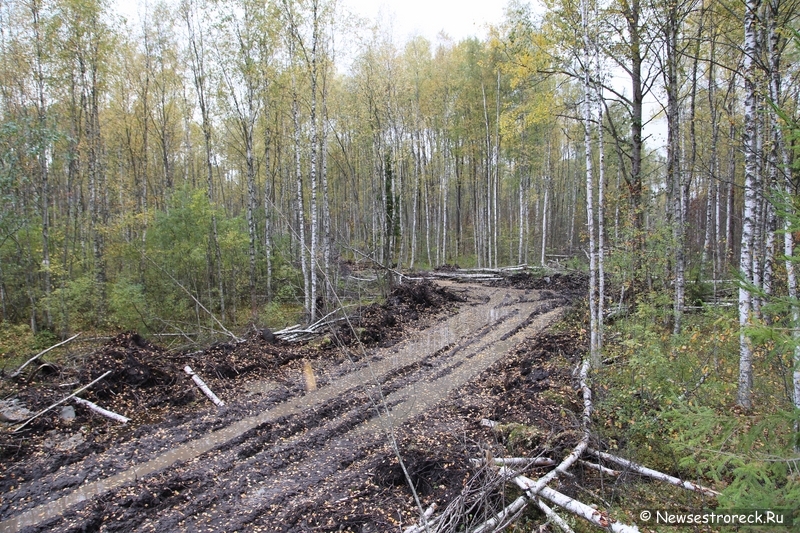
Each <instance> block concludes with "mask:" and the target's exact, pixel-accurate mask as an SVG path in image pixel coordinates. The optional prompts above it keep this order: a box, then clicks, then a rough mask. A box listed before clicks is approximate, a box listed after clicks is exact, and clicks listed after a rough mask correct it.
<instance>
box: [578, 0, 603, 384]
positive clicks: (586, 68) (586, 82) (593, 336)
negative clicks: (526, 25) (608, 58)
mask: <svg viewBox="0 0 800 533" xmlns="http://www.w3.org/2000/svg"><path fill="white" fill-rule="evenodd" d="M589 16H590V15H589V2H588V0H581V23H582V27H583V143H584V154H585V159H586V223H587V226H588V227H587V230H588V233H589V322H590V334H589V338H590V340H589V357H590V359H591V363H592V366H593V367H594V368H599V366H600V350H599V343H598V331H597V326H598V324H597V318H598V317H597V255H596V254H595V246H596V243H595V233H594V230H595V223H594V197H593V196H594V195H593V192H594V171H593V165H592V119H593V116H592V115H593V113H592V101H593V94H592V93H593V90H592V87H593V84H592V81H591V75H590V66H591V55H590V51H591V50H592V43H591V39H590V37H589Z"/></svg>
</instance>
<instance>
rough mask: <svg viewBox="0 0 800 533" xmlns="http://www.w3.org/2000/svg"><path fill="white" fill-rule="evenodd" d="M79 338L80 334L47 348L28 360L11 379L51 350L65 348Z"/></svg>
mask: <svg viewBox="0 0 800 533" xmlns="http://www.w3.org/2000/svg"><path fill="white" fill-rule="evenodd" d="M78 336H80V333H76V334H75V335H73V336H72V337H70V338H69V339H67V340H65V341H61V342H59V343H58V344H54V345H52V346H51V347H49V348H47V349H46V350H42V351H41V352H39V353H37V354H36V355H34V356H33V357H31V358H30V359H28V360H27V361H25V363H24V364H23V365H22V366H21V367H19V368H18V369H17V370H16V371H15V372H14V373H13V374H11V377H12V378H15V377H17V376H19V373H20V372H22V369H23V368H25V367H26V366H28V365H29V364H31V363H33V362H34V361H36V360H37V359H39V358H40V357H41V356H43V355H44V354H46V353H47V352H49V351H50V350H52V349H54V348H58V347H59V346H63V345H65V344H67V343H68V342H70V341H73V340H75V339H77V338H78Z"/></svg>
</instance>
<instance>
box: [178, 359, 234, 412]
mask: <svg viewBox="0 0 800 533" xmlns="http://www.w3.org/2000/svg"><path fill="white" fill-rule="evenodd" d="M183 371H184V372H186V373H187V374H189V375H190V376H191V377H192V381H194V383H195V385H197V387H198V388H199V389H200V390H201V391H203V394H205V395H206V396H207V397H208V399H209V400H211V401H212V402H214V405H216V406H217V407H222V406H223V405H225V402H223V401H222V400H220V399H219V398H218V397H217V395H216V394H214V393H213V392H212V391H211V389H209V388H208V385H206V384H205V382H204V381H203V380H202V379H201V378H200V376H198V375H197V374H195V373H194V370H192V368H191V367H190V366H189V365H186V366H185V367H183Z"/></svg>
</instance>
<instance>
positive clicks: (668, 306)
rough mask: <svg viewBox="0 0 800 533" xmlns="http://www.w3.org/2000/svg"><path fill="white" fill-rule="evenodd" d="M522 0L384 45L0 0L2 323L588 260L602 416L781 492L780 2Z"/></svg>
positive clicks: (173, 14) (229, 9) (589, 313)
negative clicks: (481, 22)
mask: <svg viewBox="0 0 800 533" xmlns="http://www.w3.org/2000/svg"><path fill="white" fill-rule="evenodd" d="M540 7H541V9H536V10H534V9H533V8H532V7H531V6H530V5H528V4H527V3H524V2H522V1H520V0H510V2H509V3H508V5H507V7H506V11H505V19H504V20H503V22H502V23H501V24H499V25H497V26H496V27H490V28H487V30H486V35H485V37H483V38H470V39H466V40H462V41H458V42H456V41H454V40H452V39H450V38H448V37H447V36H446V34H441V35H440V37H439V38H438V39H437V41H436V42H430V41H429V40H427V39H425V38H423V37H412V38H410V39H408V40H407V41H405V42H402V43H398V42H396V41H395V40H393V39H392V37H391V36H390V35H391V34H390V32H388V31H387V30H386V29H385V28H382V27H381V26H379V25H377V24H374V23H373V22H371V21H364V20H359V19H357V18H356V17H354V16H352V15H350V14H347V13H345V12H343V11H342V9H341V7H340V6H337V5H336V3H335V2H334V1H333V0H264V1H254V0H235V1H226V2H220V1H214V0H181V1H179V2H172V3H169V2H164V1H159V2H155V3H152V4H147V3H145V4H143V5H142V8H141V18H140V20H138V21H135V22H132V21H127V20H125V19H123V18H122V17H121V16H120V15H118V14H117V13H116V12H115V9H114V5H113V4H111V3H109V2H107V1H105V0H3V1H2V2H0V91H2V95H1V96H0V202H1V203H2V206H1V207H0V303H1V304H2V310H1V312H2V319H1V320H2V321H1V322H0V336H2V339H3V342H7V341H8V342H10V341H9V339H19V338H23V339H28V341H26V342H29V343H30V345H31V346H34V345H37V343H38V344H39V345H41V346H43V347H44V346H46V345H49V344H52V343H54V342H56V341H57V340H58V339H61V338H66V337H67V336H69V335H71V334H73V333H75V332H78V331H88V330H92V331H106V332H108V331H114V332H118V331H126V330H135V331H138V332H140V333H143V334H147V333H182V332H195V331H203V332H211V331H214V330H216V329H218V325H222V324H224V325H225V326H223V327H229V328H236V327H238V328H243V327H246V326H248V325H251V324H258V325H268V326H270V327H281V326H284V325H287V324H289V323H294V322H296V321H298V320H300V321H304V322H313V321H315V320H317V319H319V318H320V317H321V316H323V315H325V314H327V313H329V312H331V311H334V310H335V309H336V308H337V307H338V306H339V305H340V304H341V302H340V301H339V300H338V298H339V297H338V293H339V291H340V289H341V287H342V283H343V281H342V280H343V279H344V278H345V277H347V276H348V275H350V274H351V273H352V272H356V271H358V269H360V268H365V267H369V268H371V269H374V270H375V271H377V272H379V273H380V275H382V276H385V278H386V279H385V281H386V283H387V284H391V283H392V282H393V281H395V280H394V278H395V277H396V275H397V273H399V272H408V271H414V270H420V269H421V270H430V269H434V268H436V267H442V266H449V267H452V266H455V265H458V266H460V267H477V268H481V267H483V268H490V267H500V266H508V265H522V264H525V265H528V266H530V267H534V266H537V267H539V268H541V269H542V270H545V269H553V268H556V269H572V270H584V271H586V272H588V273H589V274H590V280H591V281H590V288H589V294H588V295H587V296H588V298H587V304H586V306H587V307H586V317H587V328H588V331H589V335H590V337H591V339H590V341H591V342H590V353H591V358H592V362H593V365H594V367H595V369H596V370H597V383H598V386H599V387H601V388H603V387H604V388H603V390H604V391H605V396H604V397H603V398H604V399H603V398H601V399H600V404H599V405H600V406H601V407H600V411H601V413H604V415H605V416H606V422H607V424H608V426H609V428H607V430H608V431H609V434H612V435H616V433H614V432H624V434H625V435H626V437H625V438H626V439H627V440H628V441H629V443H630V445H631V446H634V445H635V444H636V443H637V442H638V443H639V444H641V442H644V441H643V440H641V439H645V436H647V435H649V436H650V437H652V435H658V436H659V438H660V439H663V441H662V442H660V443H659V445H658V446H659V447H656V448H655V449H652V448H651V451H650V452H649V453H650V454H651V459H654V460H655V461H658V460H659V459H658V458H659V457H660V455H659V454H661V453H667V452H664V450H665V449H669V452H668V453H667V456H675V455H676V456H678V457H681V458H683V459H682V460H681V467H682V468H685V469H689V470H691V471H694V472H697V473H698V475H701V476H705V477H706V478H711V479H715V480H725V481H724V482H725V484H726V486H727V490H726V492H724V494H726V496H725V497H726V498H728V499H727V500H725V501H727V502H729V503H730V502H732V503H740V504H741V503H753V504H756V503H758V504H760V505H763V506H768V505H773V504H774V505H786V504H787V502H789V503H790V502H792V501H794V502H795V503H796V501H797V499H798V498H800V467H799V466H798V459H797V453H796V450H797V449H800V440H798V437H797V435H798V428H800V416H799V415H798V412H800V301H798V286H797V285H798V281H797V273H796V269H797V266H796V265H797V262H798V255H797V253H796V250H795V240H796V239H797V238H798V237H800V214H798V208H799V207H800V203H799V202H800V200H798V198H799V197H798V184H799V183H800V182H799V181H798V179H799V178H800V176H799V174H798V172H800V169H799V168H798V164H797V156H798V153H797V146H798V141H800V127H799V126H800V108H799V107H798V101H800V71H799V70H798V65H800V61H799V60H798V55H800V34H798V30H797V28H798V2H797V1H796V0H741V1H734V0H721V1H715V2H712V1H709V0H680V1H678V0H669V1H666V0H580V2H577V1H574V0H546V2H545V5H543V6H540ZM660 129H663V130H664V131H665V132H666V142H665V143H663V146H662V143H661V142H659V140H658V139H657V138H656V137H654V132H655V131H659V130H660ZM217 321H219V322H217ZM614 360H620V361H624V363H619V364H620V365H621V366H616V367H615V366H614V365H605V364H603V363H604V361H614ZM634 393H635V394H634ZM601 396H603V395H602V394H601ZM635 401H640V403H638V404H636V403H634V402H635ZM603 402H606V403H603ZM603 405H605V406H606V407H602V406H603ZM668 405H669V406H672V407H671V408H670V411H669V413H668V414H664V412H663V411H662V409H664V408H665V406H668ZM603 409H605V410H606V411H603ZM662 415H663V420H662V419H661V418H662ZM637 439H640V440H637ZM652 445H653V443H652V442H651V441H647V446H652ZM754 447H755V448H756V451H753V448H754ZM659 450H660V451H659ZM758 450H762V451H763V453H761V452H759V451H758ZM643 453H645V454H647V453H648V452H643ZM670 454H674V455H670ZM662 460H663V459H662Z"/></svg>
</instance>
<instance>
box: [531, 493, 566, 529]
mask: <svg viewBox="0 0 800 533" xmlns="http://www.w3.org/2000/svg"><path fill="white" fill-rule="evenodd" d="M536 503H537V504H538V505H539V509H541V510H542V511H544V514H545V515H547V518H549V519H550V521H551V522H553V523H554V524H555V525H557V526H558V527H559V528H560V529H561V531H563V532H564V533H575V532H574V531H572V528H571V527H569V524H567V522H566V521H565V520H564V519H563V518H561V517H560V516H558V513H556V512H555V511H553V509H551V508H550V506H549V505H547V504H546V503H544V502H543V501H542V500H541V499H537V500H536Z"/></svg>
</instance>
